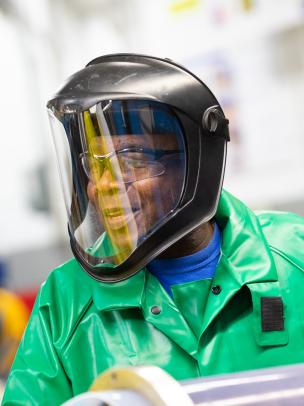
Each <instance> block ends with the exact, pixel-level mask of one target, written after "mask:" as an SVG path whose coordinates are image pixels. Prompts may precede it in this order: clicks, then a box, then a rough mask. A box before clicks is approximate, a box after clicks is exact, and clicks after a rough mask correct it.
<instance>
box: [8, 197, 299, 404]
mask: <svg viewBox="0 0 304 406" xmlns="http://www.w3.org/2000/svg"><path fill="white" fill-rule="evenodd" d="M216 221H217V223H218V225H219V227H220V229H221V231H222V247H221V248H222V251H221V258H220V261H219V264H218V266H217V269H216V274H215V278H214V280H213V281H212V282H211V281H210V280H202V281H197V282H191V283H187V284H183V285H178V286H175V287H174V288H173V294H174V301H173V300H172V299H171V298H170V297H169V295H167V293H166V292H165V291H164V289H163V288H162V286H161V285H160V283H159V282H158V280H157V279H155V278H154V277H153V276H152V275H151V274H150V273H149V272H147V271H145V270H142V271H141V272H139V273H138V274H137V275H135V276H134V277H132V278H131V279H129V280H126V281H123V282H119V283H117V284H104V283H100V282H97V281H95V280H94V279H92V278H91V277H90V276H88V275H87V274H86V273H85V272H83V271H82V270H81V268H80V266H79V265H78V264H77V262H76V261H75V260H71V261H70V262H68V263H66V264H64V265H62V266H61V267H59V268H57V269H55V270H54V271H53V272H52V273H51V274H50V276H49V278H48V279H47V281H46V282H45V283H44V284H43V286H42V287H41V289H40V292H39V295H38V298H37V300H36V304H35V307H34V310H33V313H32V316H31V319H30V322H29V325H28V327H27V330H26V332H25V335H24V337H23V340H22V342H21V345H20V347H19V350H18V353H17V356H16V359H15V361H14V364H13V368H12V371H11V373H10V376H9V379H8V382H7V386H6V392H5V397H4V401H3V405H14V406H16V405H39V406H41V405H58V404H60V403H61V402H63V401H65V400H67V399H68V398H71V397H73V396H75V395H77V394H79V393H81V392H84V391H87V390H88V388H89V387H90V385H91V384H92V382H93V381H94V379H95V378H96V377H97V376H98V375H99V374H100V373H101V372H103V371H104V370H106V369H107V368H109V367H112V366H114V365H115V366H126V365H142V364H145V365H157V366H159V367H161V368H163V369H164V370H165V371H167V372H169V373H170V374H171V375H172V376H173V377H174V378H176V379H178V380H180V379H186V378H194V377H197V376H205V375H211V374H219V373H228V372H234V371H241V370H246V369H255V368H263V367H270V366H276V365H285V364H292V363H297V362H304V289H303V286H304V254H303V252H304V219H303V218H301V217H299V216H297V215H294V214H287V213H269V212H267V213H266V212H265V213H259V214H254V213H253V212H252V211H250V210H249V209H248V208H247V207H246V206H245V205H244V204H242V203H241V202H240V201H239V200H237V199H235V198H234V197H232V196H231V195H230V194H228V193H227V192H223V193H222V196H221V199H220V203H219V207H218V211H217V215H216ZM215 287H216V288H215Z"/></svg>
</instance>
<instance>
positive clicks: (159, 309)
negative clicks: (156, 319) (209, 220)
mask: <svg viewBox="0 0 304 406" xmlns="http://www.w3.org/2000/svg"><path fill="white" fill-rule="evenodd" d="M160 312H161V308H160V307H158V306H153V307H151V313H152V314H154V315H157V314H159V313H160Z"/></svg>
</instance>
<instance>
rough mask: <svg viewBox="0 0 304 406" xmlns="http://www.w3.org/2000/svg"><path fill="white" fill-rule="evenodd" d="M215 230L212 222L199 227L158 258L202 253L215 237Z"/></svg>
mask: <svg viewBox="0 0 304 406" xmlns="http://www.w3.org/2000/svg"><path fill="white" fill-rule="evenodd" d="M213 229H214V225H213V224H212V223H211V222H210V221H209V222H208V223H205V224H202V225H200V226H198V227H197V228H196V229H194V230H193V231H191V232H190V233H189V234H187V235H185V236H184V237H183V238H181V239H180V240H178V241H177V242H176V243H175V244H173V245H172V246H171V247H169V248H168V249H167V250H166V251H164V252H163V253H161V255H159V257H158V258H159V259H170V258H179V257H185V256H187V255H191V254H194V253H195V252H198V251H200V250H201V249H203V248H205V247H207V245H208V244H209V242H210V240H211V238H212V236H213Z"/></svg>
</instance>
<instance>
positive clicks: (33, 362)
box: [2, 291, 73, 406]
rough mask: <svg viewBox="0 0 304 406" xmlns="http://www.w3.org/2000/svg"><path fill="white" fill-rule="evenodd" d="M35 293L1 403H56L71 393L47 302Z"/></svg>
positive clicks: (9, 405)
mask: <svg viewBox="0 0 304 406" xmlns="http://www.w3.org/2000/svg"><path fill="white" fill-rule="evenodd" d="M40 294H41V291H40V293H39V294H38V298H37V300H36V303H35V306H34V309H33V312H32V315H31V318H30V321H29V324H28V326H27V328H26V331H25V334H24V336H23V339H22V341H21V343H20V346H19V349H18V351H17V354H16V358H15V360H14V363H13V366H12V369H11V372H10V375H9V377H8V380H7V384H6V387H5V393H4V398H3V403H2V405H3V406H12V405H14V406H17V405H22V406H24V405H30V406H34V405H39V406H41V405H60V404H61V403H62V402H64V401H65V400H67V399H70V398H71V397H72V396H73V393H72V388H71V385H70V382H69V379H68V377H67V375H66V374H65V371H64V368H63V366H62V364H61V362H60V358H59V357H58V354H57V351H56V349H55V347H54V344H53V340H52V331H51V328H50V326H51V323H50V310H49V309H50V308H49V306H43V307H40V306H39V297H40Z"/></svg>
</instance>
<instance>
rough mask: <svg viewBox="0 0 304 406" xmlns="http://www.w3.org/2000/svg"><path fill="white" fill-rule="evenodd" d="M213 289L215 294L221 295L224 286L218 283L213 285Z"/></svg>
mask: <svg viewBox="0 0 304 406" xmlns="http://www.w3.org/2000/svg"><path fill="white" fill-rule="evenodd" d="M211 290H212V293H213V294H214V295H219V294H220V293H221V291H222V288H221V287H220V285H216V286H213V287H212V289H211Z"/></svg>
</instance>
